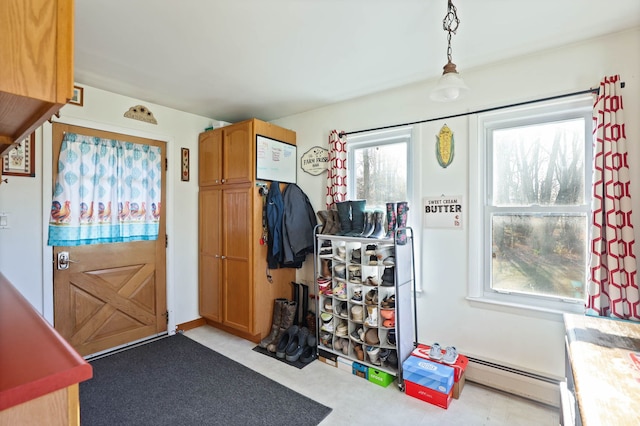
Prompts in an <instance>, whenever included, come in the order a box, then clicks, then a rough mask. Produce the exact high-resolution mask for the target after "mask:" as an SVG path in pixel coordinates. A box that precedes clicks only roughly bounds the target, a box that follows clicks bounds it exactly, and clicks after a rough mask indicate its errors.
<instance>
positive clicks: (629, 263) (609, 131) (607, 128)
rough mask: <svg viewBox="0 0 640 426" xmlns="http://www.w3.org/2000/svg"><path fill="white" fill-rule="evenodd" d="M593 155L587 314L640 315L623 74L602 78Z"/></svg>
mask: <svg viewBox="0 0 640 426" xmlns="http://www.w3.org/2000/svg"><path fill="white" fill-rule="evenodd" d="M593 156H594V163H593V194H592V195H593V201H592V207H593V208H592V212H593V218H592V219H593V223H592V235H591V237H592V239H591V246H590V249H591V256H590V279H589V282H588V286H587V306H586V307H587V314H590V315H598V316H605V317H613V318H620V319H627V320H634V321H640V292H639V291H638V277H637V260H636V256H635V250H634V246H635V236H634V231H633V224H632V223H631V188H630V186H631V184H630V173H629V167H630V164H629V159H628V156H627V139H626V135H625V125H624V119H623V102H622V93H621V85H620V76H618V75H616V76H612V77H605V78H604V80H603V81H602V82H601V83H600V89H599V91H598V96H597V98H596V100H595V103H594V108H593Z"/></svg>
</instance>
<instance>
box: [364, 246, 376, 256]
mask: <svg viewBox="0 0 640 426" xmlns="http://www.w3.org/2000/svg"><path fill="white" fill-rule="evenodd" d="M377 247H378V246H377V245H376V244H367V247H366V249H365V252H364V254H366V255H367V256H371V255H374V254H376V248H377Z"/></svg>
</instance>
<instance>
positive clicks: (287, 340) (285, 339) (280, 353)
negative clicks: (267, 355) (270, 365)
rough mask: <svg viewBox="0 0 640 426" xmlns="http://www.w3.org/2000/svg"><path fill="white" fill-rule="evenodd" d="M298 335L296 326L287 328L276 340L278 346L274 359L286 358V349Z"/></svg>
mask: <svg viewBox="0 0 640 426" xmlns="http://www.w3.org/2000/svg"><path fill="white" fill-rule="evenodd" d="M297 334H298V326H297V325H292V326H291V327H289V328H288V329H287V330H286V331H285V332H284V333H282V336H280V339H279V340H278V346H277V348H276V357H278V358H284V357H285V356H286V352H287V348H288V347H289V345H290V344H291V342H293V339H294V337H295V336H296V335H297Z"/></svg>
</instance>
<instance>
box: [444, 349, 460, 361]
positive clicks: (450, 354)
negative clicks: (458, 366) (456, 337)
mask: <svg viewBox="0 0 640 426" xmlns="http://www.w3.org/2000/svg"><path fill="white" fill-rule="evenodd" d="M457 360H458V350H457V349H456V348H455V346H447V347H446V348H445V352H444V357H443V358H442V362H444V363H445V364H455V363H456V361H457Z"/></svg>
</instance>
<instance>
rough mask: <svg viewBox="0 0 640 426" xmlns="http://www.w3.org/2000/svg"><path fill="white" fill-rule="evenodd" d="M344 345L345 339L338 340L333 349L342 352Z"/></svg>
mask: <svg viewBox="0 0 640 426" xmlns="http://www.w3.org/2000/svg"><path fill="white" fill-rule="evenodd" d="M343 343H344V339H341V338H336V340H335V342H333V349H335V350H336V351H341V350H342V345H343Z"/></svg>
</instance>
